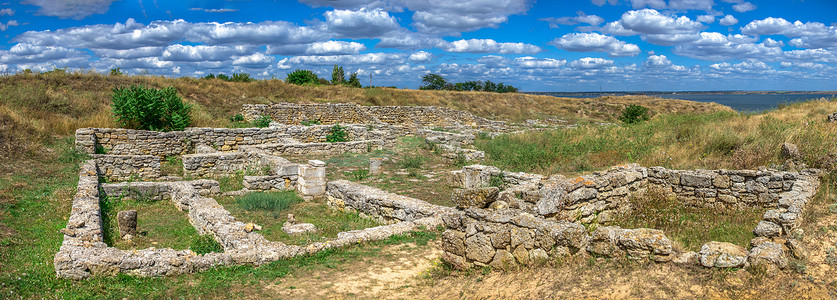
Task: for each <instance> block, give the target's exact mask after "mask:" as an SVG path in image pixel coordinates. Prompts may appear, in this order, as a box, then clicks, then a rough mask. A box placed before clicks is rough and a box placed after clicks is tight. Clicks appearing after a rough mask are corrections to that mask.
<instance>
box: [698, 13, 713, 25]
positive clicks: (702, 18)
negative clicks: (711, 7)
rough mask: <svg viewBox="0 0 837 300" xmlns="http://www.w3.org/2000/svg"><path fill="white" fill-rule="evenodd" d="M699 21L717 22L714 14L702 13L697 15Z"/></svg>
mask: <svg viewBox="0 0 837 300" xmlns="http://www.w3.org/2000/svg"><path fill="white" fill-rule="evenodd" d="M697 21H698V22H701V23H706V24H712V23H714V22H715V16H713V15H702V16H698V17H697Z"/></svg>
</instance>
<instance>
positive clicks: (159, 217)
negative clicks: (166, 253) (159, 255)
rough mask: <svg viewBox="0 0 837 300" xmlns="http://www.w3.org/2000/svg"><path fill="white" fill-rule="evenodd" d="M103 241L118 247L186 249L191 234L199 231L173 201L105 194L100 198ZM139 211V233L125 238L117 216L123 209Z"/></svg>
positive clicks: (195, 234)
mask: <svg viewBox="0 0 837 300" xmlns="http://www.w3.org/2000/svg"><path fill="white" fill-rule="evenodd" d="M100 207H101V209H102V224H103V225H104V226H103V227H104V228H103V229H104V231H103V234H102V236H103V239H104V242H105V243H106V244H108V245H110V246H111V247H116V248H119V249H144V248H148V247H157V248H172V249H187V248H189V246H190V243H189V242H190V241H191V240H192V237H194V236H197V235H198V233H197V231H196V230H195V227H193V226H192V224H190V223H189V219H188V218H187V217H186V213H185V212H182V211H179V210H178V209H177V208H176V207H175V206H174V204H173V203H171V201H164V200H161V201H151V200H148V199H143V198H138V199H114V198H110V197H103V198H102V199H101V201H100ZM131 209H133V210H136V211H137V236H135V237H134V238H132V239H131V240H122V239H121V238H120V236H119V227H118V224H117V221H116V215H117V213H118V212H120V211H123V210H131Z"/></svg>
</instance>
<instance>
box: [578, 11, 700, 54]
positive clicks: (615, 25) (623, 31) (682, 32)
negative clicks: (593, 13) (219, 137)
mask: <svg viewBox="0 0 837 300" xmlns="http://www.w3.org/2000/svg"><path fill="white" fill-rule="evenodd" d="M703 28H704V25H703V24H701V23H700V22H696V21H692V20H691V19H689V18H687V17H685V16H681V17H678V18H673V17H669V16H666V15H663V14H661V13H660V12H659V11H656V10H653V9H642V10H632V11H628V12H626V13H624V14H622V17H621V18H620V19H619V21H616V22H611V23H608V24H607V25H605V26H603V27H601V28H594V27H587V28H580V29H582V30H600V31H602V32H604V33H609V34H613V35H641V36H642V38H643V39H644V40H645V41H647V42H649V43H652V44H655V45H661V46H674V45H678V44H682V43H686V42H691V41H695V40H697V39H698V38H700V37H699V35H698V32H700V30H701V29H703Z"/></svg>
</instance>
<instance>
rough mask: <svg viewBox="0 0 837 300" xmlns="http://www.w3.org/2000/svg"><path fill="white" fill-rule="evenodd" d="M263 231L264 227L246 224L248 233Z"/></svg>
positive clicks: (245, 227) (245, 229) (245, 228)
mask: <svg viewBox="0 0 837 300" xmlns="http://www.w3.org/2000/svg"><path fill="white" fill-rule="evenodd" d="M259 230H262V227H261V226H259V225H256V224H253V223H247V224H244V231H246V232H253V231H259Z"/></svg>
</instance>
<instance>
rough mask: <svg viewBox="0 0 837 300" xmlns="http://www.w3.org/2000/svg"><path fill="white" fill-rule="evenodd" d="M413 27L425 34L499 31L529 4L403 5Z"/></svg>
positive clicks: (463, 0) (511, 0)
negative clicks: (480, 30) (498, 28)
mask: <svg viewBox="0 0 837 300" xmlns="http://www.w3.org/2000/svg"><path fill="white" fill-rule="evenodd" d="M404 2H405V3H404V6H405V7H406V8H407V9H409V10H410V11H413V12H414V13H413V17H412V19H413V24H412V25H413V27H415V28H416V29H418V30H419V31H422V32H436V33H453V34H455V33H459V32H467V31H474V30H477V29H480V28H497V26H499V25H500V24H501V23H505V22H506V21H507V20H508V16H510V15H516V14H522V13H525V12H526V11H527V10H529V7H530V6H531V1H530V0H498V1H485V0H460V1H404Z"/></svg>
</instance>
